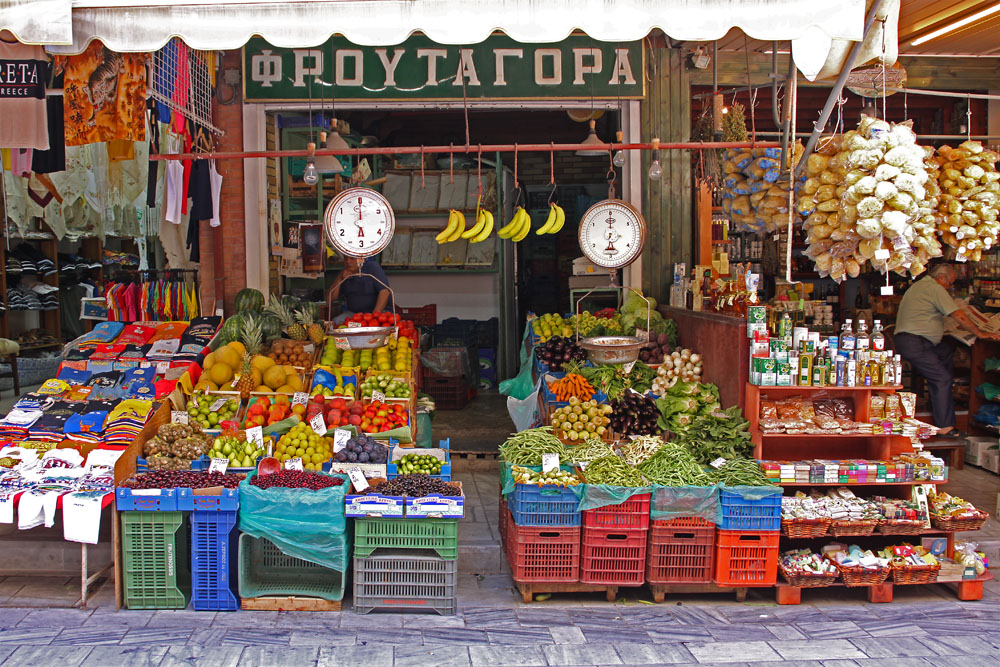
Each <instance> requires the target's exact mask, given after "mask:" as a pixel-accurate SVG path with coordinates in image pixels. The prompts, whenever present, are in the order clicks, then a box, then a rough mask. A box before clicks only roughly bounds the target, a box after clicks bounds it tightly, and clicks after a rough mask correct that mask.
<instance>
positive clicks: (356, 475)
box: [347, 468, 368, 492]
mask: <svg viewBox="0 0 1000 667" xmlns="http://www.w3.org/2000/svg"><path fill="white" fill-rule="evenodd" d="M347 476H348V477H350V478H351V484H353V485H354V490H355V491H358V492H361V491H364V490H365V489H367V488H368V480H367V479H365V475H364V473H362V472H361V471H360V470H358V469H357V468H351V469H350V470H348V471H347Z"/></svg>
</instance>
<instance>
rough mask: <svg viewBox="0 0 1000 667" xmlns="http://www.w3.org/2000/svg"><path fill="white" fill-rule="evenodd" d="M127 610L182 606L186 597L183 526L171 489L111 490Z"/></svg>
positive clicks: (186, 554) (186, 557) (187, 570)
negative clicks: (117, 520)
mask: <svg viewBox="0 0 1000 667" xmlns="http://www.w3.org/2000/svg"><path fill="white" fill-rule="evenodd" d="M115 502H116V506H117V509H118V511H119V512H120V515H119V516H120V520H121V539H122V574H123V581H124V585H125V586H124V587H125V593H124V597H125V607H126V608H127V609H184V608H185V607H187V605H188V601H189V600H190V599H191V566H190V562H189V559H190V556H191V554H190V552H189V551H188V526H187V524H186V522H185V521H184V512H181V511H179V510H178V509H177V491H176V489H159V493H156V494H134V493H133V491H132V489H127V488H119V489H117V490H116V496H115Z"/></svg>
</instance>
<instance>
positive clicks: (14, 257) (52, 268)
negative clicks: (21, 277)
mask: <svg viewBox="0 0 1000 667" xmlns="http://www.w3.org/2000/svg"><path fill="white" fill-rule="evenodd" d="M15 262H16V263H18V264H20V269H21V270H20V272H21V273H22V274H25V273H29V274H30V273H34V274H36V275H39V276H51V275H53V274H55V273H56V263H55V262H53V261H52V260H51V259H49V258H48V257H46V256H45V255H44V254H42V252H41V251H40V250H38V248H36V247H34V246H32V245H30V244H27V243H22V244H21V245H19V246H18V247H17V248H16V249H15V250H14V251H13V252H12V253H11V254H10V256H9V257H8V260H7V265H8V269H7V271H8V273H10V272H11V269H15V272H16V268H17V266H16V265H15Z"/></svg>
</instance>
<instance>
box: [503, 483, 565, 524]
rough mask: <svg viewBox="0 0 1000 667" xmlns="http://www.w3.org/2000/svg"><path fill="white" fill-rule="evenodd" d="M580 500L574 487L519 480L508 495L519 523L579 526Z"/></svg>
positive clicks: (509, 502) (511, 509) (515, 520)
mask: <svg viewBox="0 0 1000 667" xmlns="http://www.w3.org/2000/svg"><path fill="white" fill-rule="evenodd" d="M579 504H580V499H579V498H577V496H576V494H575V493H573V491H572V489H568V488H563V487H561V486H555V485H548V486H537V485H534V484H515V485H514V490H513V491H511V493H510V495H509V496H507V506H508V507H509V508H510V513H511V516H513V517H514V523H515V524H517V525H518V526H563V527H570V528H572V527H575V526H579V525H580V521H581V514H580V512H579V511H578V510H577V507H578V506H579Z"/></svg>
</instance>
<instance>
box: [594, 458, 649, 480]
mask: <svg viewBox="0 0 1000 667" xmlns="http://www.w3.org/2000/svg"><path fill="white" fill-rule="evenodd" d="M583 474H584V477H585V481H586V482H587V483H588V484H607V485H608V486H630V487H638V486H646V480H645V479H644V478H643V476H642V475H640V474H639V472H638V471H637V470H636V469H635V468H633V467H632V466H630V465H629V464H627V463H625V462H624V461H622V459H621V457H620V456H618V455H617V454H612V455H611V456H602V457H601V458H599V459H595V460H593V461H591V462H590V463H589V464H588V465H587V467H586V469H585V470H584V473H583Z"/></svg>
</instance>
